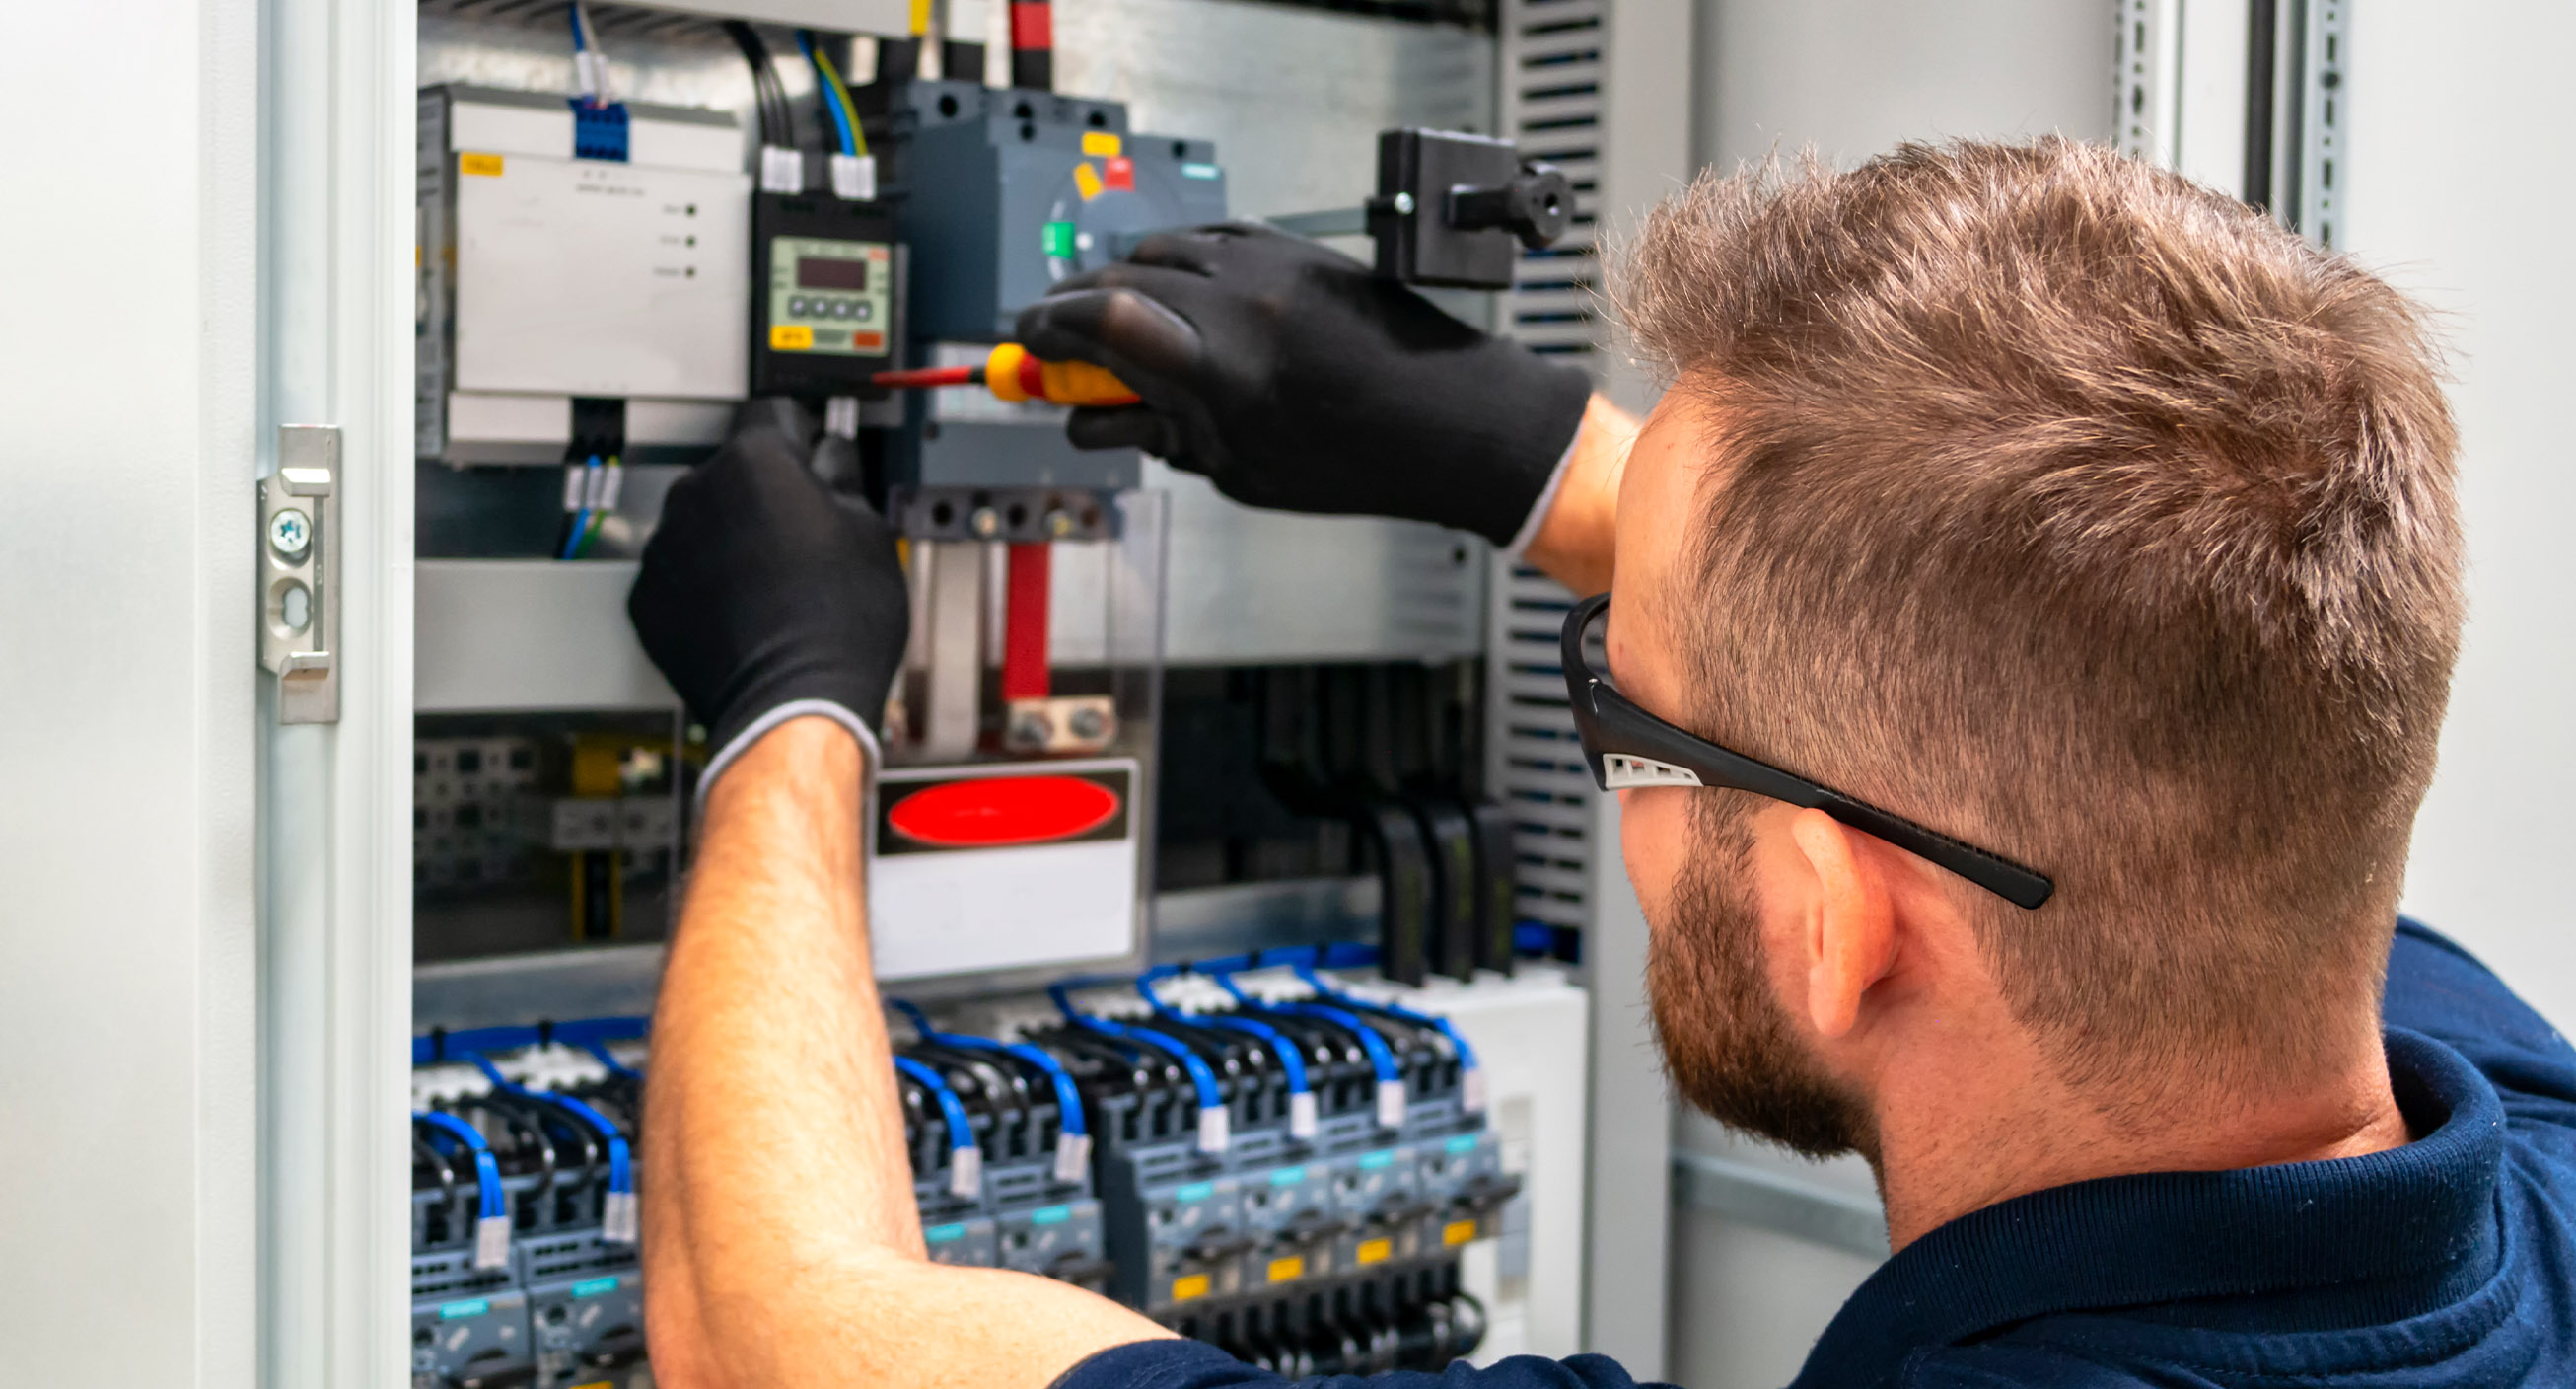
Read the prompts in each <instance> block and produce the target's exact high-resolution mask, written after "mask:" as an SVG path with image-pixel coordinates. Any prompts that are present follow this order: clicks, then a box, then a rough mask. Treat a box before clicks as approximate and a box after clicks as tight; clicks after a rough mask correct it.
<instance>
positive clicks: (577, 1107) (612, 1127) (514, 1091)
mask: <svg viewBox="0 0 2576 1389" xmlns="http://www.w3.org/2000/svg"><path fill="white" fill-rule="evenodd" d="M470 1059H471V1060H472V1061H473V1062H474V1064H475V1065H476V1066H477V1067H479V1068H480V1069H481V1070H482V1072H483V1075H484V1077H485V1078H486V1079H488V1080H490V1081H491V1082H492V1085H493V1087H494V1088H495V1089H497V1090H499V1091H501V1093H503V1094H505V1095H515V1096H517V1097H519V1098H520V1099H524V1100H533V1101H535V1102H537V1103H538V1104H551V1105H554V1106H556V1107H558V1108H561V1109H564V1110H567V1111H569V1112H570V1113H572V1114H573V1115H575V1116H577V1117H578V1118H580V1120H581V1121H582V1122H583V1123H585V1124H588V1125H590V1126H591V1127H592V1128H593V1129H596V1130H598V1132H599V1136H600V1137H602V1138H604V1139H607V1140H608V1191H609V1194H610V1195H612V1196H625V1195H631V1194H632V1193H633V1192H634V1190H635V1154H634V1151H633V1150H632V1149H630V1148H628V1147H627V1145H626V1135H624V1134H622V1133H619V1132H618V1131H617V1125H616V1124H615V1123H613V1122H611V1121H610V1120H609V1117H608V1116H607V1115H605V1114H602V1113H600V1112H599V1111H598V1110H596V1109H593V1108H591V1107H590V1106H589V1105H588V1104H586V1103H584V1102H582V1101H581V1100H580V1099H578V1098H576V1097H575V1096H572V1095H564V1094H558V1093H555V1092H553V1091H546V1092H544V1093H539V1092H538V1091H535V1090H531V1089H529V1088H528V1087H526V1086H524V1085H521V1084H519V1083H518V1082H516V1081H514V1080H511V1079H510V1078H509V1077H508V1076H505V1075H503V1074H501V1068H500V1067H498V1066H495V1065H493V1064H492V1058H490V1057H488V1056H485V1055H484V1054H483V1053H481V1052H479V1051H478V1052H475V1053H474V1054H473V1056H472V1057H471V1058H470Z"/></svg>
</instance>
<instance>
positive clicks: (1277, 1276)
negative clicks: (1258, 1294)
mask: <svg viewBox="0 0 2576 1389" xmlns="http://www.w3.org/2000/svg"><path fill="white" fill-rule="evenodd" d="M1305 1276H1306V1256H1304V1255H1303V1254H1291V1255H1289V1256H1288V1257H1287V1258H1284V1259H1273V1260H1271V1261H1270V1281H1271V1282H1273V1283H1285V1282H1288V1281H1290V1280H1291V1279H1297V1278H1303V1277H1305Z"/></svg>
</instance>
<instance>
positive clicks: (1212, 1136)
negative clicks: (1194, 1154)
mask: <svg viewBox="0 0 2576 1389" xmlns="http://www.w3.org/2000/svg"><path fill="white" fill-rule="evenodd" d="M1232 1137H1233V1134H1232V1130H1231V1128H1230V1127H1229V1126H1228V1124H1227V1118H1226V1108H1225V1106H1224V1105H1221V1104H1217V1105H1209V1106H1208V1107H1207V1108H1205V1109H1202V1110H1200V1111H1199V1151H1200V1152H1202V1153H1222V1152H1224V1151H1225V1149H1226V1145H1227V1143H1229V1142H1231V1141H1232Z"/></svg>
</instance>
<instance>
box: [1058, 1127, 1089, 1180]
mask: <svg viewBox="0 0 2576 1389" xmlns="http://www.w3.org/2000/svg"><path fill="white" fill-rule="evenodd" d="M1090 1166H1091V1135H1090V1134H1087V1133H1060V1134H1057V1135H1056V1136H1055V1179H1056V1180H1057V1181H1060V1182H1078V1181H1081V1180H1082V1174H1083V1172H1084V1170H1085V1169H1087V1168H1089V1167H1090Z"/></svg>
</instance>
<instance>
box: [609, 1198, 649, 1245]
mask: <svg viewBox="0 0 2576 1389" xmlns="http://www.w3.org/2000/svg"><path fill="white" fill-rule="evenodd" d="M642 1224H643V1222H642V1220H640V1219H639V1218H638V1217H637V1215H636V1210H635V1193H634V1192H631V1191H612V1192H610V1193H608V1203H607V1205H605V1206H604V1207H602V1208H601V1210H600V1212H599V1237H600V1238H601V1239H604V1240H606V1241H608V1242H609V1243H610V1244H633V1243H634V1242H635V1239H636V1235H637V1233H638V1231H639V1229H640V1227H641V1226H642Z"/></svg>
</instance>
